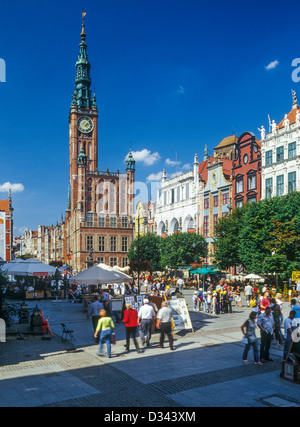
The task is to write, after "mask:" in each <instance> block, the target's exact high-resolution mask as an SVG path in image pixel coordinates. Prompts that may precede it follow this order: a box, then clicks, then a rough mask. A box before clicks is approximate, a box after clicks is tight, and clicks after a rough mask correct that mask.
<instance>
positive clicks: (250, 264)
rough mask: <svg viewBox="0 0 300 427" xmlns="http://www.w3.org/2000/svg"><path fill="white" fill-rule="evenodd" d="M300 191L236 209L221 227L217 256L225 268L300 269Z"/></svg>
mask: <svg viewBox="0 0 300 427" xmlns="http://www.w3.org/2000/svg"><path fill="white" fill-rule="evenodd" d="M299 212H300V193H298V192H293V193H290V194H288V195H286V196H283V197H274V198H271V199H266V200H260V201H259V202H258V203H251V204H247V205H246V206H245V207H243V208H242V209H240V210H234V211H233V213H232V215H230V216H229V217H228V218H222V219H221V220H220V221H219V223H218V225H217V227H216V230H217V233H216V241H215V246H216V253H215V258H216V260H217V262H218V263H219V265H220V266H221V267H223V268H228V267H233V266H235V265H238V264H241V265H243V266H244V267H245V268H246V271H247V272H249V273H258V274H259V273H261V274H268V273H281V274H283V275H284V276H285V277H290V276H291V272H292V271H293V270H299V269H300V216H299Z"/></svg>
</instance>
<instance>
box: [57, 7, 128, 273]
mask: <svg viewBox="0 0 300 427" xmlns="http://www.w3.org/2000/svg"><path fill="white" fill-rule="evenodd" d="M90 71H91V64H90V63H89V60H88V55H87V44H86V33H85V13H83V14H82V31H81V42H80V44H79V55H78V60H77V62H76V78H75V89H74V94H73V97H72V102H71V109H70V114H69V132H70V135H69V152H70V164H69V167H70V177H69V179H70V184H69V195H68V204H67V209H66V221H65V239H64V242H65V247H64V251H65V254H66V258H67V260H68V264H69V266H70V267H71V268H72V269H73V271H81V270H83V269H85V268H87V267H88V266H91V265H92V264H93V263H94V262H102V263H105V264H106V265H110V266H116V265H118V266H119V267H126V266H127V263H128V258H127V251H128V249H129V247H130V245H131V243H132V240H133V227H132V218H133V215H134V180H135V160H134V158H133V155H132V153H131V152H130V155H129V156H128V158H127V160H126V170H125V171H124V172H123V173H122V172H120V171H119V170H117V171H116V172H113V171H109V170H108V169H106V170H105V169H104V171H99V170H98V108H97V103H96V95H95V94H94V95H92V92H91V83H92V81H91V76H90Z"/></svg>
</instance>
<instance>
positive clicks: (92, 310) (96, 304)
mask: <svg viewBox="0 0 300 427" xmlns="http://www.w3.org/2000/svg"><path fill="white" fill-rule="evenodd" d="M103 309H104V306H103V303H102V302H100V301H99V300H98V297H97V296H94V300H93V302H92V303H91V304H90V306H89V309H88V314H87V319H89V318H90V317H92V323H93V329H94V333H95V332H96V328H97V326H98V322H99V320H100V311H101V310H103ZM96 342H97V343H99V334H98V336H97V339H96Z"/></svg>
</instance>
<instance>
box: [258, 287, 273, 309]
mask: <svg viewBox="0 0 300 427" xmlns="http://www.w3.org/2000/svg"><path fill="white" fill-rule="evenodd" d="M270 304H271V298H270V292H269V291H265V292H264V293H263V297H262V299H261V301H260V311H261V312H262V313H264V312H265V310H266V308H267V307H269V306H270Z"/></svg>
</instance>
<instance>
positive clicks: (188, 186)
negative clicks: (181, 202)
mask: <svg viewBox="0 0 300 427" xmlns="http://www.w3.org/2000/svg"><path fill="white" fill-rule="evenodd" d="M185 198H186V199H189V198H190V185H189V183H187V184H186V185H185Z"/></svg>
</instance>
